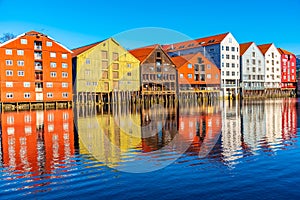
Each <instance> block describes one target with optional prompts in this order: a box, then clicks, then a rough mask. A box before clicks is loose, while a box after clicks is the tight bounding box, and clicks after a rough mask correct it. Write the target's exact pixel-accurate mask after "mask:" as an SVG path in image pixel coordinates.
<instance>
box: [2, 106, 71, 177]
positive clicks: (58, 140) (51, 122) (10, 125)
mask: <svg viewBox="0 0 300 200" xmlns="http://www.w3.org/2000/svg"><path fill="white" fill-rule="evenodd" d="M1 125H2V150H3V155H2V162H3V165H4V166H6V167H8V168H9V169H10V171H11V172H12V173H20V174H21V173H25V172H29V173H28V175H29V176H39V175H42V174H44V173H50V174H51V173H52V171H53V170H55V169H56V168H59V166H63V165H62V164H63V163H64V162H66V161H67V160H68V159H69V158H70V157H71V156H72V155H73V154H74V134H73V112H72V110H45V111H25V112H4V113H1Z"/></svg>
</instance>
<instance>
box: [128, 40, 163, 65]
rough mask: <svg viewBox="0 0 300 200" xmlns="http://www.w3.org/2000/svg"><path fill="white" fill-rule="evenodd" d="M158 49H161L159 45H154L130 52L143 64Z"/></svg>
mask: <svg viewBox="0 0 300 200" xmlns="http://www.w3.org/2000/svg"><path fill="white" fill-rule="evenodd" d="M158 47H160V45H159V44H154V45H150V46H146V47H141V48H137V49H132V50H129V52H130V53H131V54H132V55H133V56H134V57H136V58H137V59H138V60H139V61H140V62H141V63H143V62H144V61H145V60H146V59H147V58H148V57H149V56H150V54H151V53H152V52H153V51H154V50H155V49H156V48H158Z"/></svg>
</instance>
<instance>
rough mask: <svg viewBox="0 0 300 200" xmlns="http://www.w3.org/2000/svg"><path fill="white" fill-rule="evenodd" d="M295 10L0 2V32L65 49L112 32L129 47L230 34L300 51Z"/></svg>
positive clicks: (254, 4)
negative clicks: (37, 37) (33, 36)
mask: <svg viewBox="0 0 300 200" xmlns="http://www.w3.org/2000/svg"><path fill="white" fill-rule="evenodd" d="M299 10H300V1H299V0H286V1H282V0H281V1H278V0H273V1H269V0H251V1H234V0H227V1H226V0H215V1H202V0H192V1H188V0H187V1H177V0H173V1H162V0H161V1H159V0H151V1H141V0H140V1H113V0H112V1H108V0H106V1H101V0H99V1H88V0H86V1H76V0H73V1H70V0H59V1H57V0H52V1H42V0H40V1H32V2H31V1H24V0H22V1H19V0H14V1H12V0H0V13H1V14H0V34H2V33H5V32H12V33H14V34H21V33H23V32H27V31H29V30H36V31H41V32H43V33H45V34H47V35H50V36H51V37H52V38H54V39H56V40H57V41H59V42H61V43H62V44H64V45H65V46H67V47H69V48H75V47H78V46H82V45H86V44H89V43H92V42H96V41H100V40H103V39H105V38H108V37H111V36H114V37H116V38H117V40H120V42H121V44H123V43H124V44H123V45H125V46H126V47H127V48H132V47H137V46H142V45H148V44H151V43H170V42H176V41H180V40H185V39H189V38H199V37H204V36H208V35H214V34H218V33H224V32H232V33H233V35H234V36H235V37H236V39H237V40H238V42H240V43H243V42H248V41H254V42H256V43H257V44H262V43H269V42H274V43H275V45H276V46H277V47H282V48H285V49H287V50H289V51H292V52H294V53H296V54H300V12H299ZM145 27H152V28H150V29H149V28H145Z"/></svg>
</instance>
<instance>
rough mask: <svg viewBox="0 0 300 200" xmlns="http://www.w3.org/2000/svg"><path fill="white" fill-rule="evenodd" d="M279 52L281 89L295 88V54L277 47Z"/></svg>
mask: <svg viewBox="0 0 300 200" xmlns="http://www.w3.org/2000/svg"><path fill="white" fill-rule="evenodd" d="M278 52H279V53H280V54H281V89H283V90H296V86H297V77H296V56H295V55H294V54H293V53H291V52H288V51H286V50H284V49H282V48H278Z"/></svg>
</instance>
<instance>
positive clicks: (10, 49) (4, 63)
mask: <svg viewBox="0 0 300 200" xmlns="http://www.w3.org/2000/svg"><path fill="white" fill-rule="evenodd" d="M71 66H72V61H71V51H70V50H69V49H67V48H66V47H64V46H63V45H61V44H60V43H58V42H56V41H55V40H53V39H52V38H50V37H48V36H47V35H44V34H42V33H39V32H36V31H30V32H27V33H24V34H22V35H19V36H17V37H15V38H14V39H11V40H9V41H7V42H4V43H2V44H0V69H1V72H0V80H1V92H0V101H1V102H2V104H3V103H4V104H6V105H11V106H13V107H17V108H18V107H19V106H22V105H21V104H23V106H27V107H28V105H29V106H31V104H41V105H42V106H43V105H44V104H45V102H47V103H50V104H51V103H53V104H55V105H57V103H67V104H68V105H69V103H70V102H71V101H72V67H71Z"/></svg>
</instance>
